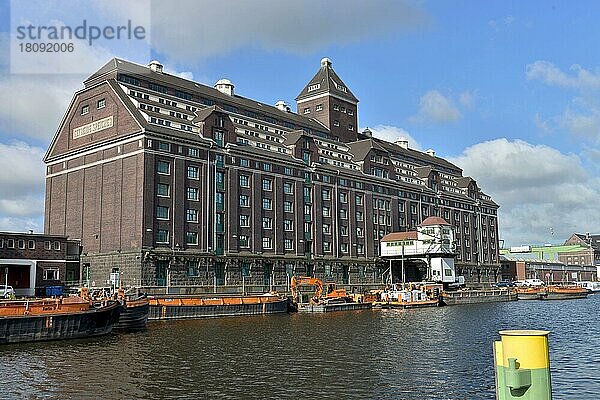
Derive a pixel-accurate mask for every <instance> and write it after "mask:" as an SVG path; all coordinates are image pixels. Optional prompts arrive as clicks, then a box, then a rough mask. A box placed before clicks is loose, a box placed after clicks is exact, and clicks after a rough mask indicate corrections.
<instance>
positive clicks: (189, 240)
mask: <svg viewBox="0 0 600 400" xmlns="http://www.w3.org/2000/svg"><path fill="white" fill-rule="evenodd" d="M185 242H186V244H190V245H197V244H198V232H186V234H185Z"/></svg>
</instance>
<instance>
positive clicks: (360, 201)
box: [356, 194, 363, 206]
mask: <svg viewBox="0 0 600 400" xmlns="http://www.w3.org/2000/svg"><path fill="white" fill-rule="evenodd" d="M362 204H363V196H362V194H357V195H356V205H357V206H362Z"/></svg>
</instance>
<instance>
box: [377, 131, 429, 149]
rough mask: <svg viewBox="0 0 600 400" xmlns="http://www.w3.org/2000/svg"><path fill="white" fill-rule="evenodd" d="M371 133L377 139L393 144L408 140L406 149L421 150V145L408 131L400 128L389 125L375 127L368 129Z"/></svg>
mask: <svg viewBox="0 0 600 400" xmlns="http://www.w3.org/2000/svg"><path fill="white" fill-rule="evenodd" d="M369 129H370V130H371V132H373V136H374V137H376V138H379V139H383V140H387V141H388V142H392V143H393V142H395V141H396V140H398V139H400V138H405V139H408V147H409V148H411V149H415V150H421V145H420V144H419V142H417V140H416V139H415V138H414V137H413V136H412V135H411V134H410V133H408V131H406V130H405V129H402V128H398V127H395V126H389V125H376V126H374V127H373V128H369Z"/></svg>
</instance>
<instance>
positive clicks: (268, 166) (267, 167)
mask: <svg viewBox="0 0 600 400" xmlns="http://www.w3.org/2000/svg"><path fill="white" fill-rule="evenodd" d="M272 170H273V166H272V165H271V164H269V163H263V171H267V172H270V171H272Z"/></svg>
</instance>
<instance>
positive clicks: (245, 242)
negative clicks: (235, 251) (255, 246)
mask: <svg viewBox="0 0 600 400" xmlns="http://www.w3.org/2000/svg"><path fill="white" fill-rule="evenodd" d="M239 244H240V247H243V248H248V247H250V242H249V241H248V236H246V235H240V237H239Z"/></svg>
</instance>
